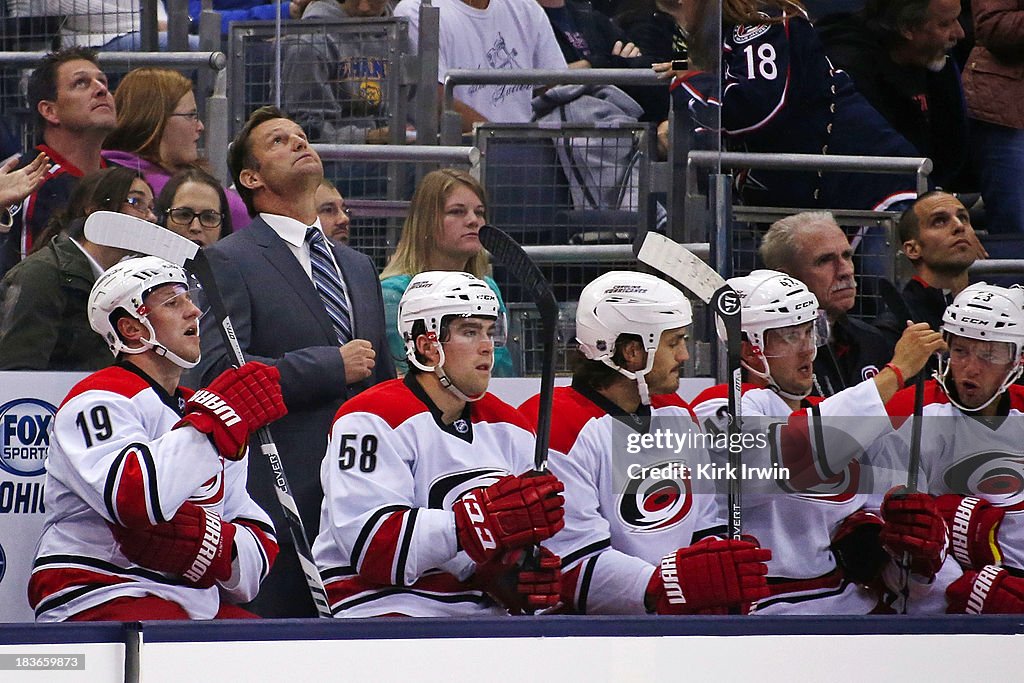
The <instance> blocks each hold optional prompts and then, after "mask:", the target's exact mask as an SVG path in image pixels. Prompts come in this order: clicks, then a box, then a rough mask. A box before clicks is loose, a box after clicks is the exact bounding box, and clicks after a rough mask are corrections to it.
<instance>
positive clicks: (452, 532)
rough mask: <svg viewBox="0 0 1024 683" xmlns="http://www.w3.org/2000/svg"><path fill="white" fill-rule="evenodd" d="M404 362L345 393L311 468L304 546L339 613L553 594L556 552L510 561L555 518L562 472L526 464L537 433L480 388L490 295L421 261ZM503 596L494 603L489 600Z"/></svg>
mask: <svg viewBox="0 0 1024 683" xmlns="http://www.w3.org/2000/svg"><path fill="white" fill-rule="evenodd" d="M398 326H399V331H400V332H401V334H402V337H403V338H404V340H405V350H406V358H407V359H408V360H409V364H410V365H409V370H410V371H409V373H408V374H407V375H406V376H405V378H404V379H397V380H392V381H390V382H384V383H382V384H379V385H377V386H376V387H373V388H372V389H369V390H367V391H365V392H364V393H362V394H360V395H359V396H357V397H356V398H353V399H350V400H349V401H347V402H346V403H345V404H344V405H343V406H342V407H341V409H340V410H339V411H338V413H337V415H336V416H335V420H334V425H333V427H332V429H331V435H330V441H329V443H328V447H327V455H326V457H325V458H324V460H323V463H322V465H321V467H320V480H321V482H322V483H323V489H324V501H323V505H322V507H321V513H320V534H319V536H317V539H316V542H315V543H314V544H313V555H314V558H315V560H316V563H317V566H318V567H319V568H320V571H321V575H322V576H323V578H324V585H325V587H326V589H327V595H328V598H329V601H330V604H331V609H332V610H333V611H334V613H335V614H336V615H337V616H340V617H366V616H385V615H404V616H476V615H494V614H505V613H506V609H508V610H509V611H512V612H516V611H519V610H520V609H524V608H538V607H539V608H546V607H552V606H553V605H555V604H556V603H557V601H558V580H559V560H558V558H557V557H554V556H553V555H551V554H550V553H546V552H541V554H540V557H539V567H537V568H536V569H535V570H531V571H525V570H524V571H519V570H518V568H517V565H518V563H519V560H520V559H521V557H522V555H523V554H524V553H523V549H524V548H526V547H527V546H530V545H533V544H536V543H539V542H540V541H543V540H546V539H547V538H550V537H551V535H552V534H554V533H555V532H556V531H558V530H559V529H560V528H562V524H563V522H562V516H563V511H562V502H563V501H562V496H561V495H559V493H560V492H561V490H562V485H561V483H560V482H559V481H558V480H557V479H555V477H553V476H552V475H551V474H540V475H537V476H534V475H533V473H532V472H530V471H529V470H530V469H531V467H532V464H533V463H532V454H533V450H534V437H533V433H532V431H531V429H530V427H529V425H528V424H527V423H526V420H524V419H523V417H522V416H521V415H520V414H519V413H518V412H516V410H515V409H514V408H512V407H511V406H509V405H507V404H506V403H503V402H502V401H500V400H499V399H497V398H496V397H495V396H493V395H491V394H488V393H487V386H488V384H489V382H490V379H491V367H492V366H493V363H494V346H495V344H496V343H500V342H501V341H502V339H501V332H500V329H501V327H500V326H501V321H500V320H498V299H497V297H496V296H495V295H494V292H492V291H491V289H490V287H488V286H487V283H485V282H484V281H483V280H479V279H477V278H475V277H473V276H472V275H470V274H468V273H463V272H449V271H445V272H440V271H427V272H424V273H420V274H419V275H417V276H416V277H414V278H413V279H412V281H411V282H410V283H409V287H408V288H407V289H406V291H405V294H403V295H402V299H401V301H400V302H399V308H398ZM498 601H500V602H502V604H504V606H505V607H504V608H503V607H502V606H501V605H499V604H498Z"/></svg>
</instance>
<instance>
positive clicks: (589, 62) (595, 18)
mask: <svg viewBox="0 0 1024 683" xmlns="http://www.w3.org/2000/svg"><path fill="white" fill-rule="evenodd" d="M537 3H538V4H539V5H540V6H541V7H543V8H544V13H545V14H547V16H548V21H550V22H551V28H553V29H554V31H555V38H556V39H557V40H558V47H559V48H560V49H561V50H562V56H563V57H565V61H566V62H568V64H569V68H570V69H589V68H595V69H607V68H613V69H646V68H650V66H651V65H652V64H653V62H652V61H651V59H650V58H649V57H647V56H645V55H643V54H641V50H640V49H639V48H638V47H637V46H636V45H634V44H633V43H632V42H631V41H630V40H629V38H628V37H626V34H625V32H623V30H622V29H621V28H619V26H618V25H616V24H615V23H613V22H612V20H611V19H610V18H609V17H608V16H606V15H604V14H602V13H601V12H598V11H597V10H595V9H594V7H593V6H591V4H590V3H589V2H584V1H583V0H537ZM619 87H621V88H622V90H624V91H625V92H626V93H628V94H629V96H630V97H632V98H633V99H635V100H636V101H637V102H638V103H639V104H640V106H642V107H643V108H644V116H643V118H642V120H644V121H662V120H664V119H665V116H666V115H667V114H668V92H667V91H666V89H665V88H664V87H651V86H630V85H622V86H619Z"/></svg>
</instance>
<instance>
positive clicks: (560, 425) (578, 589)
mask: <svg viewBox="0 0 1024 683" xmlns="http://www.w3.org/2000/svg"><path fill="white" fill-rule="evenodd" d="M538 401H539V397H537V396H534V397H533V398H531V399H529V400H528V401H526V402H525V403H523V405H522V406H520V411H522V412H523V414H525V415H526V416H527V417H528V418H529V419H531V420H534V421H535V420H536V417H537V411H538ZM645 412H646V411H645ZM552 416H553V420H552V426H551V442H550V447H549V458H548V466H549V467H550V468H551V471H552V472H553V473H554V474H555V475H556V476H557V477H558V478H559V479H560V480H561V481H562V483H563V484H565V493H564V495H565V528H564V529H562V530H561V531H559V532H558V533H557V534H555V535H554V536H553V537H552V538H550V539H549V540H547V541H545V542H544V545H545V546H546V547H548V548H549V549H550V550H551V551H552V552H554V553H555V554H557V555H559V556H561V558H562V571H563V589H562V590H563V595H562V599H563V602H565V603H566V605H567V606H568V607H569V608H570V609H572V610H574V611H576V612H579V613H588V614H646V609H645V607H644V593H645V591H646V589H647V584H648V581H649V580H650V578H651V574H652V573H653V572H654V568H655V566H656V565H657V564H658V563H659V562H660V561H661V558H662V557H664V556H665V555H667V554H668V553H671V552H673V551H675V550H677V549H679V548H682V547H686V546H689V545H692V544H693V543H694V542H695V541H697V540H699V539H700V538H703V537H705V536H709V535H717V534H721V533H723V532H724V530H725V526H724V518H723V517H722V515H721V513H720V511H719V509H718V508H717V506H716V504H715V495H714V493H715V492H714V483H713V482H712V481H711V480H710V479H709V478H706V477H701V476H698V474H697V472H698V468H701V467H702V466H705V467H706V466H709V465H710V460H709V458H708V454H707V450H706V448H704V444H703V440H702V439H700V438H697V437H698V436H699V433H700V432H699V429H698V428H697V426H696V424H695V422H694V419H693V414H692V413H691V412H690V410H689V408H688V407H687V406H686V404H685V402H683V400H682V399H681V398H679V396H677V395H675V394H669V395H664V396H653V397H652V398H651V407H650V413H649V415H647V414H638V415H633V414H628V413H624V412H623V411H622V410H621V409H620V408H619V407H618V406H616V405H615V404H614V403H612V402H610V401H608V400H607V399H605V398H603V397H602V396H601V395H600V394H597V393H596V392H593V391H589V390H587V389H577V388H575V387H559V388H557V389H555V395H554V401H553V408H552ZM659 430H660V433H661V436H662V439H661V446H662V447H660V448H659V447H658V443H657V442H656V439H655V438H654V437H656V436H657V435H658V433H659ZM667 432H671V433H672V434H674V435H676V436H678V437H679V440H675V439H672V440H670V439H669V438H668V437H667ZM644 436H646V437H649V441H648V443H649V444H650V445H649V446H645V444H644V442H643V441H642V440H641V439H642V437H644Z"/></svg>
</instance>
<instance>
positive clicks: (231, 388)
mask: <svg viewBox="0 0 1024 683" xmlns="http://www.w3.org/2000/svg"><path fill="white" fill-rule="evenodd" d="M287 413H288V409H287V408H285V405H284V399H282V398H281V373H280V371H278V369H277V368H274V367H270V366H269V365H264V364H263V363H246V364H245V365H243V366H242V367H240V368H231V369H228V370H225V371H224V372H222V373H221V374H220V375H219V376H218V377H217V379H215V380H213V382H211V383H210V386H208V387H206V388H205V389H200V390H199V391H197V392H196V393H195V394H193V395H192V398H190V399H189V400H188V402H187V403H185V417H183V418H181V420H180V421H179V422H178V424H176V425H174V428H175V429H177V428H178V427H183V426H185V425H186V424H190V425H192V426H193V427H195V428H196V429H198V430H199V431H201V432H202V433H204V434H207V435H208V436H209V437H210V439H211V440H212V441H213V445H214V447H216V449H217V452H218V453H220V454H221V455H222V456H224V457H225V458H227V459H228V460H241V459H242V456H244V455H245V446H246V444H247V443H248V442H249V435H250V434H252V433H253V432H255V431H256V430H257V429H259V428H260V427H263V426H265V425H267V424H269V423H271V422H273V421H274V420H276V419H278V418H280V417H283V416H284V415H285V414H287Z"/></svg>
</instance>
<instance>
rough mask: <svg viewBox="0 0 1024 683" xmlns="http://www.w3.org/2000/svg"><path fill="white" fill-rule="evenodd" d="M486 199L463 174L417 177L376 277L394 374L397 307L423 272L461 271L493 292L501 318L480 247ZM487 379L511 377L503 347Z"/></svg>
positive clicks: (399, 343) (399, 354)
mask: <svg viewBox="0 0 1024 683" xmlns="http://www.w3.org/2000/svg"><path fill="white" fill-rule="evenodd" d="M486 213H487V195H486V193H485V192H484V188H483V187H482V186H481V185H480V183H479V182H477V180H476V179H475V178H474V177H473V176H471V175H469V174H468V173H466V172H464V171H458V170H455V169H451V168H443V169H440V170H437V171H431V172H430V173H428V174H427V175H425V176H423V180H422V181H420V184H419V187H417V188H416V193H415V194H414V195H413V198H412V203H411V204H410V205H409V213H408V215H406V217H405V225H404V226H403V227H402V236H401V237H400V238H399V240H398V246H397V247H396V248H395V253H394V254H393V255H392V256H391V260H390V261H388V265H387V267H386V268H385V269H384V272H383V273H381V275H380V280H381V289H383V291H384V317H385V321H386V325H387V333H388V348H389V349H390V352H391V356H392V357H393V358H394V359H395V367H396V368H397V369H398V371H399V372H400V373H404V372H406V370H407V369H408V365H407V364H406V362H405V340H404V339H402V336H401V334H400V333H399V331H398V302H399V301H401V299H402V294H404V293H405V290H406V288H407V287H408V286H409V282H410V281H411V280H412V278H413V277H414V276H416V275H418V274H419V273H422V272H425V271H428V270H462V271H465V272H467V273H469V274H470V275H473V276H475V277H478V278H480V279H481V280H483V281H484V282H486V283H487V285H488V286H489V287H490V288H491V289H492V290H494V293H495V294H496V295H497V297H498V304H499V308H500V310H501V312H502V314H503V315H505V302H504V300H503V299H502V297H501V291H500V290H499V289H498V284H497V283H496V282H495V281H494V279H493V278H492V277H490V272H491V264H490V258H489V257H488V256H487V252H485V251H484V249H483V246H482V245H481V244H480V235H479V232H480V227H481V226H482V225H483V224H484V223H485V222H486ZM491 374H492V375H494V376H495V377H507V376H509V375H511V374H512V357H511V355H510V354H509V352H508V349H507V348H506V347H503V346H502V347H498V348H496V349H494V368H493V369H492V373H491Z"/></svg>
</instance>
